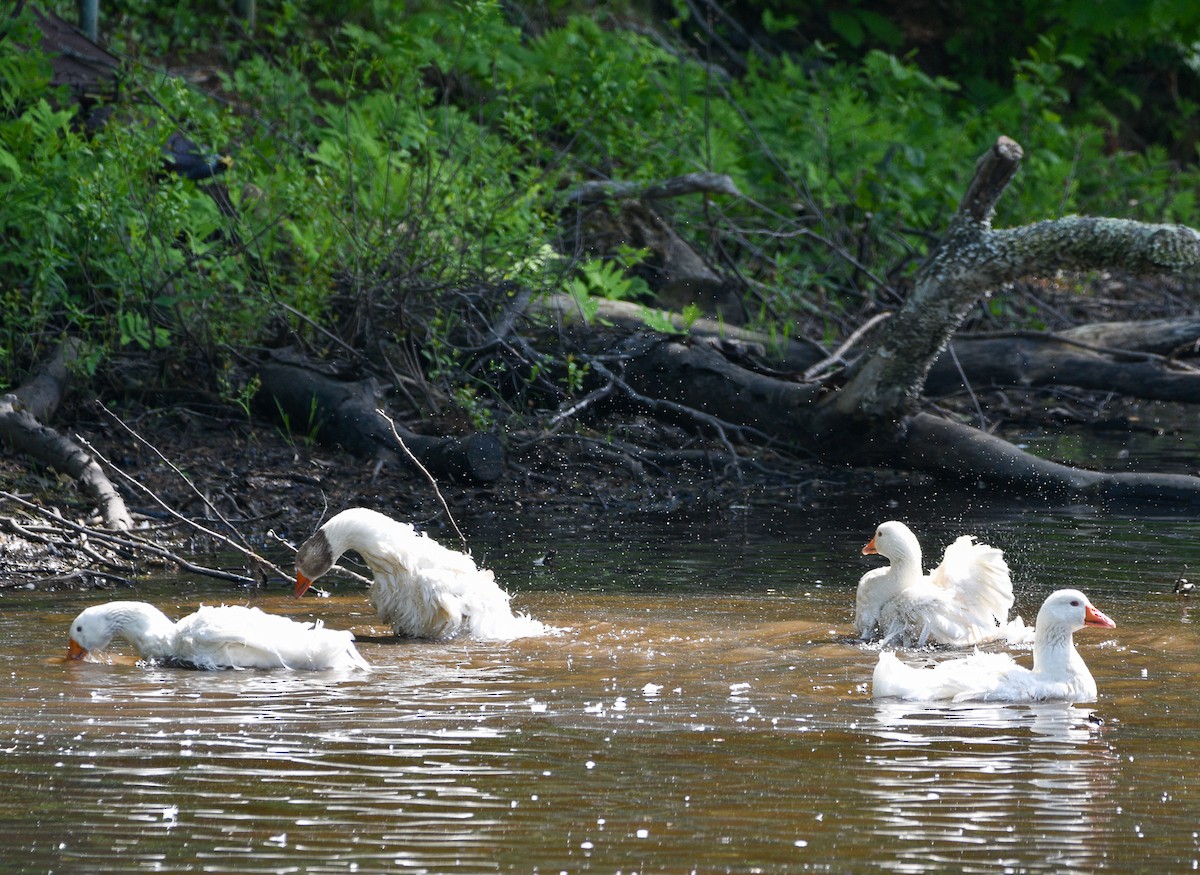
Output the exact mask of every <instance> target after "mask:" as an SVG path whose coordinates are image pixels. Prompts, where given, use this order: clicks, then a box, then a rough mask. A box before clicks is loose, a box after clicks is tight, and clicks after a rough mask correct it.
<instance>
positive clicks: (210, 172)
mask: <svg viewBox="0 0 1200 875" xmlns="http://www.w3.org/2000/svg"><path fill="white" fill-rule="evenodd" d="M163 155H165V156H166V165H167V169H169V170H172V171H174V172H175V173H178V174H179V175H180V176H182V177H183V178H184V179H192V180H201V179H211V178H212V177H214V176H216V175H217V174H218V173H224V172H225V171H226V170H228V169H229V168H230V167H232V166H233V159H232V158H230V157H229V156H228V155H216V154H210V155H205V154H204V153H203V152H202V151H201V150H200V147H199V146H197V145H196V144H195V143H193V142H192V141H191V140H189V139H188V138H187V137H186V136H184V135H183V133H182V132H180V131H176V132H175V133H173V134H171V136H170V138H169V139H168V140H167V144H166V145H165V146H163Z"/></svg>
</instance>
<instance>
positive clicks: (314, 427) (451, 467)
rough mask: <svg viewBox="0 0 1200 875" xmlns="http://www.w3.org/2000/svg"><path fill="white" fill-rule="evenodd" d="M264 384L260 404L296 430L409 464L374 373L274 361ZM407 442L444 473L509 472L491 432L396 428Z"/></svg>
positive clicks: (489, 475)
mask: <svg viewBox="0 0 1200 875" xmlns="http://www.w3.org/2000/svg"><path fill="white" fill-rule="evenodd" d="M258 374H259V378H260V379H261V381H262V386H261V389H260V390H259V393H258V395H257V396H256V398H255V403H256V406H257V407H258V409H259V410H261V411H263V412H264V413H265V414H267V415H271V416H273V417H274V418H275V419H277V420H281V421H282V422H283V424H284V425H285V426H286V427H287V428H288V429H289V430H290V431H292V433H294V434H302V435H304V434H307V435H311V436H312V437H314V438H315V439H316V440H319V441H321V442H322V443H324V444H327V445H331V446H340V447H342V448H344V449H345V450H347V451H348V452H350V453H353V454H354V455H356V456H362V457H368V458H379V457H380V454H381V453H386V454H390V455H391V456H393V457H395V458H399V459H401V460H402V461H404V462H405V463H406V464H409V461H408V458H407V455H406V454H405V453H404V452H403V448H402V447H401V446H400V445H399V444H398V443H397V440H396V437H395V436H394V435H393V434H392V423H391V422H390V421H389V420H388V419H387V418H386V417H384V416H381V415H380V414H379V413H378V412H377V409H378V408H379V407H380V406H381V397H382V394H383V392H382V387H381V386H380V384H379V383H378V381H376V380H375V379H373V378H367V379H364V380H356V381H346V380H339V379H337V378H336V377H332V376H329V375H326V374H323V373H320V372H318V371H317V370H315V369H313V368H311V367H306V366H304V365H302V364H299V363H295V362H290V361H279V360H269V361H267V362H264V363H263V364H262V365H261V366H260V368H259V372H258ZM396 433H397V434H398V435H399V436H400V438H401V439H402V440H403V442H404V445H405V446H407V447H408V449H409V450H411V451H412V454H413V455H414V456H415V457H416V458H417V459H419V460H420V462H421V464H422V465H424V466H425V467H426V468H428V469H429V471H430V473H432V474H433V475H434V476H436V477H439V478H445V479H451V480H460V481H462V480H467V481H474V482H477V483H491V482H493V481H495V480H498V479H499V478H500V477H501V476H502V475H503V473H504V467H505V458H504V448H503V446H502V445H501V444H500V441H499V440H498V439H497V438H496V437H495V436H494V435H489V434H473V435H468V436H466V437H430V436H428V435H419V434H415V433H413V432H410V431H408V430H407V429H404V428H401V427H400V426H397V427H396Z"/></svg>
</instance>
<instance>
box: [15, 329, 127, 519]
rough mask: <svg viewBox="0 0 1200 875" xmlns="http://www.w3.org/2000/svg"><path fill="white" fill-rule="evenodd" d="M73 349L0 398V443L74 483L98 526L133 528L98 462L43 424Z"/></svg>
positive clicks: (68, 345)
mask: <svg viewBox="0 0 1200 875" xmlns="http://www.w3.org/2000/svg"><path fill="white" fill-rule="evenodd" d="M77 356H78V346H77V345H76V344H75V343H73V342H71V341H66V342H64V343H62V344H61V345H60V346H59V347H58V349H57V350H56V351H55V354H54V356H53V358H51V359H50V361H48V362H47V363H46V364H45V365H44V366H43V367H42V369H41V371H40V372H38V374H37V375H36V376H34V377H33V378H32V379H30V380H29V381H28V382H26V383H25V384H23V385H22V386H20V387H19V388H17V389H16V390H14V391H13V392H10V393H8V394H7V395H3V396H0V439H2V440H4V441H5V442H6V443H8V444H10V445H11V446H12V447H13V448H14V449H15V450H16V451H17V452H19V453H23V454H24V455H26V456H29V457H30V458H32V459H35V460H36V461H38V462H40V463H41V464H43V465H45V466H47V467H49V468H53V469H54V470H56V471H59V472H61V473H63V474H67V475H69V476H71V477H73V478H75V480H76V481H78V483H79V486H80V488H81V489H82V490H83V491H84V493H85V494H86V495H87V496H88V497H89V498H91V499H92V500H93V501H95V502H96V504H97V506H98V507H99V510H100V514H101V517H102V518H103V520H104V525H105V526H107V527H108V528H110V529H114V530H117V531H126V530H128V529H129V528H131V527H132V526H133V519H132V518H131V517H130V515H129V510H128V509H127V508H126V506H125V501H124V500H123V499H122V498H121V495H120V493H118V492H117V490H116V488H115V487H114V486H113V484H112V481H111V480H109V479H108V476H107V475H106V474H105V473H104V469H103V468H101V467H100V464H99V463H98V462H97V461H96V460H95V459H94V458H93V457H92V456H91V455H90V454H89V453H88V452H87V451H86V450H84V449H83V447H81V446H79V445H78V444H76V443H75V442H74V441H72V440H71V439H70V438H68V437H66V436H65V435H62V434H59V433H58V432H57V431H55V430H54V429H52V428H50V427H49V426H47V425H45V422H46V421H47V420H49V419H50V418H51V417H52V416H53V415H54V412H55V411H56V410H57V409H58V405H59V404H60V403H61V401H62V398H63V394H64V393H65V392H66V387H67V382H68V380H69V377H70V365H71V363H72V362H73V361H74V360H75V358H76V357H77Z"/></svg>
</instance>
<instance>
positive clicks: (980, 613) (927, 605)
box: [854, 521, 1029, 647]
mask: <svg viewBox="0 0 1200 875" xmlns="http://www.w3.org/2000/svg"><path fill="white" fill-rule="evenodd" d="M863 551H864V552H878V553H879V554H880V555H882V556H884V557H886V558H887V559H889V560H891V564H890V565H889V566H887V567H886V568H877V569H875V570H873V571H868V572H867V573H866V574H864V575H863V576H862V578H861V579H860V580H859V582H858V591H857V594H856V598H855V612H854V627H855V632H856V633H857V634H858V636H859V637H860V638H863V639H865V640H868V641H879V642H880V643H881V644H882V645H883V646H885V647H911V646H916V647H924V646H926V645H927V644H946V645H952V646H956V647H969V646H972V645H975V644H980V643H983V642H986V641H992V640H996V639H999V638H1003V637H1009V638H1010V640H1013V639H1018V640H1020V639H1027V638H1028V635H1029V631H1028V630H1027V628H1026V627H1025V624H1024V623H1023V622H1021V620H1020V618H1019V617H1017V618H1014V620H1012V621H1009V620H1008V611H1009V609H1010V608H1011V607H1012V604H1013V592H1012V580H1011V579H1010V577H1009V572H1008V564H1007V563H1006V562H1005V561H1004V553H1003V552H1002V551H1001V550H999V549H998V548H996V547H991V546H988V545H987V544H977V543H975V539H974V538H973V537H972V536H970V535H963V536H961V537H959V538H958V539H956V540H955V541H954V543H952V544H950V546H948V547H947V548H946V551H945V554H944V555H943V556H942V562H941V564H940V565H939V566H938V567H937V568H935V569H934V570H933V571H932V572H930V573H929V574H928V575H925V574H924V573H923V569H922V567H921V545H920V543H919V542H918V541H917V538H916V536H915V535H914V534H913V533H912V531H911V530H910V529H909V528H908V527H907V526H906V525H904V524H903V523H900V522H896V521H891V522H886V523H883V524H882V525H880V526H879V528H878V529H877V530H876V533H875V536H874V537H873V538H872V539H871V542H870V543H869V544H868V545H867V547H864V548H863Z"/></svg>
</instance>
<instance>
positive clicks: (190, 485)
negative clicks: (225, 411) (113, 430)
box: [76, 401, 250, 547]
mask: <svg viewBox="0 0 1200 875" xmlns="http://www.w3.org/2000/svg"><path fill="white" fill-rule="evenodd" d="M96 403H97V405H98V406H99V407H100V409H101V410H103V411H104V412H105V413H107V414H108V415H109V416H111V417H112V418H113V420H115V421H116V423H117V425H119V426H121V428H123V429H125V431H127V432H129V434H130V435H131V436H132V437H133V439H134V440H136V441H137V442H138V443H140V444H142V446H144V447H146V448H147V449H149V450H150V451H151V452H152V453H154V454H155V455H156V456H158V458H159V459H160V460H161V461H162V462H163V463H164V464H165V465H166V466H167V467H169V468H170V469H171V470H172V471H174V472H175V473H176V474H177V475H179V479H180V480H182V481H183V482H184V483H186V484H187V486H188V488H189V489H190V490H192V492H193V493H194V494H195V495H196V496H197V497H198V498H199V499H200V500H201V501H203V502H204V504H205V506H206V507H207V508H208V509H209V510H210V511H211V512H212V514H213V515H214V516H215V517H216V518H217V519H219V520H220V521H221V522H222V523H223V524H224V525H225V528H227V529H229V531H231V532H233V534H234V535H236V536H237V538H238V540H240V541H241V542H242V544H243V545H245V546H246V547H249V546H250V544H249V542H248V541H247V540H246V538H245V536H244V535H243V534H242V533H241V532H239V531H238V530H237V527H236V526H234V525H233V523H231V522H230V521H229V520H227V519H226V518H225V515H224V514H223V513H221V512H220V511H219V510H217V508H216V505H214V504H213V503H212V502H211V501H209V499H208V496H207V495H205V494H204V493H203V492H201V491H200V490H199V489H197V488H196V484H194V483H193V482H192V481H191V479H189V478H188V476H187V475H186V474H184V473H183V472H182V471H181V470H179V467H178V466H177V465H176V464H175V463H174V462H172V461H171V460H170V459H168V458H167V457H166V456H165V455H163V453H162V451H160V450H159V449H158V447H156V446H154V445H153V444H152V443H150V442H149V441H148V440H146V439H145V438H144V437H142V436H141V435H140V434H138V433H137V432H136V431H134V430H133V429H132V428H131V427H130V426H129V425H127V424H126V423H125V422H124V420H122V419H121V417H119V416H117V415H116V414H115V413H113V412H112V411H111V410H109V409H108V408H107V407H105V406H104V404H103V402H100V401H97V402H96ZM76 437H79V436H78V435H76ZM81 440H82V439H81ZM160 503H161V502H160ZM188 523H189V524H194V523H193V521H192V520H188Z"/></svg>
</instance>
